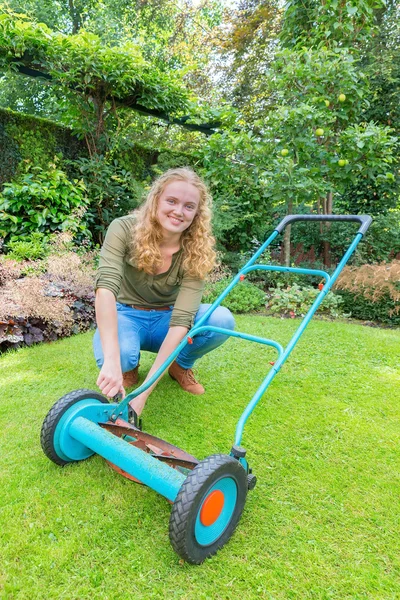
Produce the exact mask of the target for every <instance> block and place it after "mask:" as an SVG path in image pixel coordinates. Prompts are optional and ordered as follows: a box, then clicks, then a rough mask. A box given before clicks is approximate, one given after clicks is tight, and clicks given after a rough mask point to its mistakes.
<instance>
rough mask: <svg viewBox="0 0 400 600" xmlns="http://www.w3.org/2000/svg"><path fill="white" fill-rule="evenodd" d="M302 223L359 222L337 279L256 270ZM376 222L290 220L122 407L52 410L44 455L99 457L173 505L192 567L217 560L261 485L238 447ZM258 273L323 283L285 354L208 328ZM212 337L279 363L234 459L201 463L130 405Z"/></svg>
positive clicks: (363, 218)
mask: <svg viewBox="0 0 400 600" xmlns="http://www.w3.org/2000/svg"><path fill="white" fill-rule="evenodd" d="M297 221H306V222H315V221H325V222H347V221H356V222H359V223H360V227H359V229H358V232H357V233H356V235H355V237H354V239H353V241H352V243H351V244H350V246H349V248H348V250H347V251H346V253H345V254H344V256H343V258H342V260H341V261H340V263H339V264H338V266H337V267H336V269H335V270H334V272H333V273H332V275H329V274H328V273H327V272H325V271H322V270H316V269H303V268H296V267H284V266H282V267H281V266H272V265H264V264H257V262H256V261H257V259H258V258H259V257H260V256H261V255H262V254H263V252H264V251H265V250H266V249H267V248H268V246H269V245H270V244H271V242H272V241H273V240H274V239H275V238H276V237H277V236H278V235H280V234H282V232H283V231H284V229H285V227H286V226H288V225H290V224H291V223H294V222H297ZM371 221H372V219H371V217H369V216H367V215H289V216H287V217H285V218H284V219H283V220H282V221H281V222H280V224H279V225H278V226H277V227H276V228H275V230H274V231H273V232H272V234H271V235H270V236H269V238H268V239H267V240H266V241H265V242H264V243H263V244H262V246H261V247H260V248H259V249H258V250H257V252H256V253H255V254H254V255H253V256H252V257H251V259H250V260H249V261H248V262H247V264H246V265H245V266H244V267H243V268H242V269H240V271H239V272H238V273H237V275H236V276H235V277H234V278H233V280H232V281H231V283H230V284H229V285H228V286H227V288H226V289H225V290H224V291H223V292H222V294H220V296H219V297H218V298H217V299H216V300H215V302H214V303H213V304H212V305H211V306H210V308H209V309H208V311H207V312H206V313H205V314H204V316H203V317H202V319H200V320H199V322H198V323H196V325H195V326H194V327H193V328H192V329H191V330H190V331H189V332H188V334H187V336H185V338H184V339H183V340H182V342H181V343H180V345H179V346H178V347H177V348H176V350H175V351H174V352H173V353H172V354H171V355H170V357H169V358H168V359H167V360H166V361H165V363H164V364H163V365H162V366H161V367H160V368H159V369H158V370H157V372H156V373H154V375H153V376H152V377H151V378H150V379H149V380H148V381H147V382H146V383H145V384H142V385H141V386H140V387H138V388H137V389H135V390H134V391H133V392H131V393H130V394H128V395H127V396H126V397H125V398H124V399H123V400H121V401H119V400H115V399H113V401H112V402H111V403H109V401H108V399H107V398H105V397H104V396H102V395H101V394H100V393H98V392H95V391H91V390H87V389H80V390H76V391H73V392H71V393H69V394H66V395H65V396H63V397H62V398H60V399H59V400H58V401H57V402H56V403H55V404H54V406H53V407H52V408H51V409H50V411H49V413H48V414H47V416H46V418H45V420H44V422H43V425H42V430H41V444H42V448H43V451H44V453H45V454H46V456H47V457H48V458H49V459H50V460H52V461H53V462H54V463H56V464H57V465H61V466H64V465H66V464H67V463H70V462H74V461H80V460H84V459H86V458H88V457H89V456H91V455H93V454H95V453H96V454H99V455H100V456H102V457H103V458H105V459H106V461H108V462H109V464H110V465H112V466H113V468H114V469H116V470H118V471H119V472H120V473H121V474H122V475H124V476H125V477H128V478H130V479H132V480H133V481H138V482H140V483H142V484H144V485H147V486H149V487H150V488H152V489H153V490H155V491H156V492H158V493H159V494H162V495H163V496H165V497H166V498H167V500H169V501H170V502H171V503H172V511H171V516H170V523H169V535H170V541H171V544H172V546H173V548H174V550H175V551H176V552H177V553H178V554H179V556H180V557H182V558H183V559H184V560H185V561H187V562H189V563H193V564H200V563H202V562H203V561H204V560H205V559H206V558H207V557H209V556H212V555H213V554H215V553H216V552H217V550H218V549H219V548H221V547H222V546H224V544H225V543H226V542H227V541H228V540H229V539H230V537H231V536H232V534H233V532H234V530H235V528H236V525H237V523H238V522H239V519H240V517H241V514H242V511H243V508H244V505H245V502H246V496H247V492H248V490H251V489H253V488H254V486H255V484H256V476H255V475H254V474H253V473H252V469H251V468H250V466H249V462H248V460H247V458H246V450H245V448H243V447H242V446H241V440H242V435H243V429H244V426H245V424H246V421H247V419H248V418H249V416H250V415H251V413H252V412H253V410H254V408H255V406H256V405H257V404H258V402H259V401H260V399H261V397H262V396H263V394H264V393H265V391H266V389H267V388H268V386H269V385H270V383H271V382H272V380H273V379H274V377H275V376H276V375H277V373H278V372H279V371H280V369H281V367H282V365H283V364H284V362H285V361H286V359H287V358H288V356H289V354H290V353H291V351H292V350H293V348H294V346H295V345H296V343H297V342H298V340H299V338H300V336H301V335H302V333H303V331H304V330H305V328H306V327H307V325H308V323H309V322H310V320H311V318H312V316H313V315H314V313H315V311H316V310H317V309H318V307H319V305H320V304H321V303H322V301H323V300H324V298H325V296H326V294H327V293H328V291H329V290H330V288H331V287H332V285H333V284H334V283H335V281H336V279H337V277H338V275H339V274H340V272H341V271H342V269H343V267H344V266H345V264H346V263H347V261H348V260H349V258H350V256H351V255H352V254H353V252H354V250H355V249H356V247H357V245H358V243H359V242H360V240H361V238H362V237H363V235H364V234H365V233H366V231H367V229H368V227H369V226H370V224H371ZM257 270H259V271H283V272H287V273H302V274H307V275H314V276H316V277H318V278H320V279H321V280H322V281H323V282H324V283H323V282H322V281H321V282H320V283H319V286H318V287H319V290H320V291H319V293H318V295H317V297H316V299H315V301H314V302H313V304H312V306H311V308H310V309H309V311H308V312H307V314H306V315H305V317H304V318H303V319H302V321H301V323H300V325H299V327H298V328H297V330H296V332H295V333H294V335H293V336H292V338H291V340H290V341H289V343H288V345H287V346H286V348H283V347H282V346H281V344H279V343H278V342H275V341H273V340H270V339H267V338H262V337H258V336H254V335H248V334H246V333H242V332H238V331H231V330H227V329H224V328H219V327H211V326H207V325H204V323H206V321H207V319H208V317H209V316H210V314H211V313H212V311H213V310H215V308H217V306H219V305H220V304H221V302H223V300H224V298H225V297H226V296H227V295H228V294H229V292H230V291H231V290H232V289H233V288H234V286H236V285H238V284H240V282H241V281H242V280H243V279H244V278H245V277H246V275H247V273H250V272H252V271H257ZM207 330H212V331H215V332H218V333H222V334H224V335H227V336H232V337H236V338H241V339H244V340H248V341H251V342H257V343H260V344H264V345H267V346H271V347H272V348H274V349H275V350H276V352H277V359H276V361H275V362H273V363H271V364H272V367H271V369H270V370H269V372H268V374H267V376H266V377H265V379H264V381H263V382H262V383H261V385H260V386H259V388H258V389H257V391H256V393H255V394H254V396H253V398H252V399H251V401H250V402H249V404H248V405H247V406H246V408H245V410H244V412H243V413H242V415H241V417H240V419H239V422H238V424H237V427H236V433H235V438H234V443H233V446H232V448H231V450H230V451H229V453H228V454H214V455H212V456H208V457H207V458H205V459H204V460H198V459H197V458H195V457H194V456H192V455H191V454H188V453H186V452H185V451H183V450H181V449H180V448H177V447H176V446H174V445H172V444H170V443H168V442H166V441H164V440H161V439H159V438H157V437H155V436H153V435H150V434H149V433H146V432H144V431H141V430H140V429H139V428H138V427H136V426H135V425H133V424H130V423H129V422H128V403H129V402H130V400H132V399H133V398H135V397H136V396H138V395H139V394H140V393H141V392H143V391H145V390H146V389H147V388H148V387H150V386H151V385H152V384H153V383H154V382H155V381H156V380H157V379H158V377H160V376H161V374H162V373H163V372H164V371H165V370H166V369H167V368H168V366H169V365H170V364H171V363H172V362H173V361H174V360H175V358H176V357H177V356H178V354H179V353H180V351H181V350H182V349H183V348H184V347H185V345H186V344H190V343H192V342H193V338H194V337H195V336H196V335H198V334H200V333H202V332H204V331H207ZM114 400H115V401H114Z"/></svg>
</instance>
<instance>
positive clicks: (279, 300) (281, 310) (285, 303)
mask: <svg viewBox="0 0 400 600" xmlns="http://www.w3.org/2000/svg"><path fill="white" fill-rule="evenodd" d="M318 294H319V290H318V289H316V288H313V287H311V286H307V287H300V286H299V285H297V283H293V284H292V285H291V286H287V287H283V286H282V284H280V283H279V284H278V286H277V288H276V289H274V290H271V291H270V292H269V293H268V294H267V310H268V312H270V313H271V314H272V315H283V316H286V317H292V318H294V317H303V316H304V315H305V314H306V313H307V311H308V309H309V308H310V307H311V305H312V303H313V302H314V300H315V299H316V297H317V296H318ZM342 303H343V300H342V298H341V297H340V296H338V295H336V294H333V293H332V292H330V293H329V294H327V295H326V296H325V298H324V301H323V303H322V304H321V306H320V307H319V309H318V312H319V313H320V314H321V313H325V314H328V315H329V316H331V317H340V316H343V310H342V308H341V304H342Z"/></svg>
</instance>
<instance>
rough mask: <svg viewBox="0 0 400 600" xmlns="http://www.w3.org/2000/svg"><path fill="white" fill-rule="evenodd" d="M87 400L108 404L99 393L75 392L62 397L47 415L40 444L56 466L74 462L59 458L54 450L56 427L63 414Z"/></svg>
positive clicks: (84, 390) (90, 391)
mask: <svg viewBox="0 0 400 600" xmlns="http://www.w3.org/2000/svg"><path fill="white" fill-rule="evenodd" d="M87 398H93V400H98V401H99V402H101V403H102V404H108V400H107V398H105V397H104V396H102V395H101V394H99V392H93V391H92V390H86V389H82V390H75V391H73V392H70V393H69V394H66V395H65V396H62V397H61V398H60V399H59V400H57V402H56V403H55V404H53V406H52V407H51V409H50V410H49V412H48V413H47V415H46V418H45V420H44V421H43V425H42V430H41V432H40V443H41V445H42V450H43V452H44V453H45V455H46V456H47V458H49V459H50V460H52V461H53V462H54V463H56V465H60V466H61V467H63V466H64V465H67V464H69V463H70V462H74V461H67V460H64V459H63V458H61V457H60V456H58V454H57V452H56V450H55V448H54V434H55V431H56V427H57V425H58V422H59V421H60V419H61V417H62V416H63V414H64V413H65V412H66V411H67V410H68V409H69V408H71V406H73V405H74V404H76V403H77V402H80V401H81V400H86V399H87Z"/></svg>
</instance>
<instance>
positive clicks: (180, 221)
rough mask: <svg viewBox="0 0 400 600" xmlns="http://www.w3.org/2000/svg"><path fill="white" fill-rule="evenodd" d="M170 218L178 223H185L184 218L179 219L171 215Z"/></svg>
mask: <svg viewBox="0 0 400 600" xmlns="http://www.w3.org/2000/svg"><path fill="white" fill-rule="evenodd" d="M169 220H170V221H172V222H173V223H175V224H176V225H179V224H180V223H183V219H178V218H177V217H173V216H171V215H170V216H169Z"/></svg>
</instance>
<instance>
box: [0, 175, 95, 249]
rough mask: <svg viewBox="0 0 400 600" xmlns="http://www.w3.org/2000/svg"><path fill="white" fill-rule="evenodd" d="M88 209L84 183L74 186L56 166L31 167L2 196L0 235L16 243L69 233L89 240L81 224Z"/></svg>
mask: <svg viewBox="0 0 400 600" xmlns="http://www.w3.org/2000/svg"><path fill="white" fill-rule="evenodd" d="M86 206H87V197H86V192H85V186H84V184H83V182H82V181H75V182H74V183H71V181H69V179H68V177H67V175H66V174H65V173H64V171H61V170H60V169H58V168H57V167H56V164H54V163H51V164H49V166H48V169H47V170H46V171H45V170H43V169H42V168H41V167H32V166H31V165H29V164H28V166H27V168H26V173H24V174H23V175H22V176H21V178H20V180H19V181H18V182H14V183H6V184H5V185H4V190H3V192H2V194H0V222H1V227H0V235H3V236H4V237H5V238H7V236H8V237H9V238H10V239H11V240H14V239H23V238H24V237H27V236H30V235H31V234H32V233H34V232H41V233H43V234H44V235H45V237H46V236H48V235H49V234H50V233H53V232H55V231H63V230H65V229H68V230H69V231H71V232H73V233H74V235H75V236H77V237H80V238H82V237H88V236H89V231H88V229H87V227H86V224H85V221H84V220H82V217H83V215H84V213H85V211H86ZM24 241H25V240H24Z"/></svg>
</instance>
